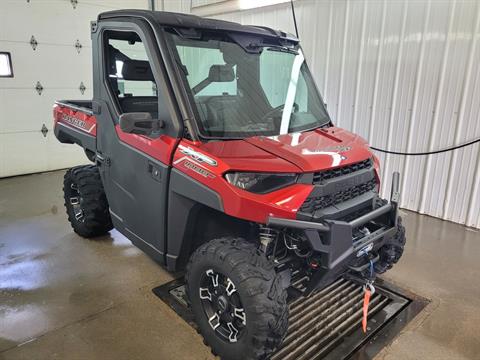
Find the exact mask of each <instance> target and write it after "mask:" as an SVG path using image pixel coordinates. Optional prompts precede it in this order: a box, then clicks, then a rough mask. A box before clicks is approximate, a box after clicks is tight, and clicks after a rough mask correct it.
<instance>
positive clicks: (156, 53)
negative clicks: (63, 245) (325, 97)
mask: <svg viewBox="0 0 480 360" xmlns="http://www.w3.org/2000/svg"><path fill="white" fill-rule="evenodd" d="M91 34H92V42H93V44H92V45H93V46H92V49H93V86H94V88H93V94H94V96H93V101H91V102H90V101H70V100H69V101H58V102H57V103H56V104H55V106H54V121H55V135H56V137H57V138H58V140H59V141H61V142H63V143H75V144H78V145H80V146H82V147H83V148H84V149H85V152H86V155H87V156H88V158H89V159H90V160H91V161H92V162H93V164H92V165H87V166H77V167H74V168H72V169H70V170H68V171H67V173H66V175H65V180H64V194H65V205H66V209H67V214H68V219H69V221H70V223H71V225H72V227H73V229H74V231H75V232H76V233H78V234H79V235H81V236H83V237H87V238H91V237H96V236H99V235H103V234H106V233H107V232H108V231H109V230H111V229H113V228H116V229H117V230H118V231H119V232H120V233H122V234H123V235H125V236H126V237H127V238H128V239H130V240H131V241H132V242H133V243H134V244H135V245H136V246H138V247H139V248H141V249H142V250H143V251H145V252H146V253H147V254H148V255H150V256H151V257H152V258H153V259H155V260H156V261H158V262H159V263H161V264H163V265H165V266H166V268H167V269H168V270H170V271H178V270H185V273H186V276H185V277H186V283H187V292H188V297H189V301H190V306H191V309H192V311H193V313H194V315H195V317H196V322H197V324H198V327H199V329H200V332H201V334H202V335H203V337H204V338H205V341H206V343H207V344H208V345H210V346H211V347H212V350H213V351H214V353H216V354H218V355H220V356H221V357H222V358H224V359H256V358H265V357H268V355H269V354H270V353H272V352H273V351H274V350H275V349H276V348H278V346H279V345H280V344H281V342H282V339H283V337H284V335H285V333H286V331H287V327H288V304H287V297H289V299H291V298H295V297H299V296H309V295H310V294H312V292H315V291H316V290H318V289H321V288H324V287H325V286H327V285H328V284H330V283H332V282H333V281H334V280H335V279H337V278H338V277H340V276H345V275H350V276H356V277H357V278H359V279H366V278H370V277H371V276H372V275H373V274H374V273H383V272H385V271H386V270H388V269H390V268H391V267H392V265H393V264H394V263H396V262H397V261H398V260H399V258H400V256H401V255H402V252H403V247H404V244H405V232H404V228H403V226H402V225H401V220H400V218H399V217H398V215H397V204H398V199H399V193H398V174H395V175H394V177H393V183H392V196H391V199H390V201H387V200H383V199H381V198H380V197H379V195H378V189H379V162H378V159H377V158H376V157H375V156H374V155H373V154H372V152H371V151H370V149H369V147H368V145H367V143H366V142H365V141H364V140H363V139H362V138H360V137H359V136H357V135H354V134H352V133H350V132H348V131H345V130H343V129H340V128H338V127H335V126H334V125H333V124H332V121H331V120H330V118H329V115H328V113H327V111H326V109H325V105H324V103H323V101H322V98H321V96H320V94H319V92H318V90H317V88H316V86H315V83H314V81H313V78H312V75H311V73H310V71H309V69H308V67H307V64H306V62H305V58H304V55H303V52H302V49H301V47H300V46H299V41H298V39H296V38H295V37H293V36H291V35H288V34H286V33H284V32H281V31H275V30H272V29H270V28H266V27H259V26H243V25H240V24H236V23H231V22H226V21H219V20H211V19H204V18H200V17H196V16H191V15H184V14H175V13H166V12H151V11H141V10H121V11H112V12H106V13H102V14H100V15H99V17H98V19H97V21H95V22H92V24H91ZM299 274H300V275H301V276H303V278H306V279H307V283H306V287H305V288H304V289H303V291H300V290H298V289H297V290H296V289H294V288H292V287H290V284H291V281H292V278H294V277H297V276H300V275H299Z"/></svg>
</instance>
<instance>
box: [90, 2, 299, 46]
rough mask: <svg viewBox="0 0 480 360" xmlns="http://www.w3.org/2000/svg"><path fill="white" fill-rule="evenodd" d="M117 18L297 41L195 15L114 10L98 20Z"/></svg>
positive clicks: (260, 28)
mask: <svg viewBox="0 0 480 360" xmlns="http://www.w3.org/2000/svg"><path fill="white" fill-rule="evenodd" d="M118 17H123V18H125V17H135V18H143V19H145V20H147V21H151V22H156V23H158V24H159V25H163V26H172V27H183V28H194V29H207V30H216V31H232V32H239V33H246V34H252V35H259V36H265V37H273V38H283V39H286V40H288V41H291V42H294V43H298V39H297V38H296V37H294V36H293V35H291V34H287V33H285V32H283V31H279V30H273V29H271V28H268V27H265V26H253V25H241V24H239V23H235V22H231V21H224V20H216V19H208V18H203V17H200V16H196V15H188V14H181V13H174V12H167V11H149V10H127V9H125V10H114V11H107V12H103V13H101V14H99V15H98V20H99V21H101V20H103V19H112V18H118Z"/></svg>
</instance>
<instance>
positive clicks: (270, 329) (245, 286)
mask: <svg viewBox="0 0 480 360" xmlns="http://www.w3.org/2000/svg"><path fill="white" fill-rule="evenodd" d="M215 279H216V280H215ZM215 282H216V284H217V286H215ZM186 283H187V286H186V288H187V295H188V298H189V300H190V304H191V308H192V311H193V314H194V316H195V320H196V323H197V325H198V327H199V330H200V333H201V334H202V335H203V337H204V340H205V343H206V344H207V345H208V346H210V347H211V348H212V353H213V354H215V355H219V356H220V357H221V358H222V359H228V360H237V359H238V360H240V359H242V360H243V359H264V358H266V357H267V356H268V355H269V354H271V353H272V352H273V351H275V350H276V349H277V348H278V346H279V345H280V343H281V342H282V340H283V338H284V337H285V334H286V331H287V327H288V306H287V301H286V300H287V292H286V289H285V288H284V286H282V280H281V277H280V276H278V275H277V274H276V272H275V269H274V266H273V263H272V262H270V261H269V260H268V259H267V258H266V257H265V255H264V254H263V253H262V252H261V251H260V250H259V249H258V248H257V246H255V245H254V244H252V243H249V242H247V241H246V240H244V239H241V238H233V237H226V238H221V239H215V240H212V241H210V242H208V243H206V244H203V245H202V246H200V247H199V248H198V249H197V250H196V251H195V252H194V253H193V255H192V256H191V258H190V262H189V263H188V265H187V271H186ZM228 289H230V293H231V295H228V293H229V291H228ZM233 289H234V290H233ZM222 290H223V293H222ZM225 290H227V291H226V293H227V295H225V296H224V295H222V294H224V293H225ZM232 290H233V291H232ZM223 299H225V300H226V301H225V300H223ZM222 302H224V303H226V306H225V304H222ZM240 307H241V309H242V311H240V310H239V308H240ZM225 308H226V309H227V310H224V309H225ZM237 310H239V311H238V314H237ZM212 314H213V315H212ZM216 314H220V315H216ZM237 315H238V316H237ZM215 317H216V318H215ZM212 318H213V319H212ZM229 324H230V325H232V326H230V325H229ZM225 325H227V326H225ZM232 328H233V329H232ZM225 333H226V335H225ZM232 340H233V341H232Z"/></svg>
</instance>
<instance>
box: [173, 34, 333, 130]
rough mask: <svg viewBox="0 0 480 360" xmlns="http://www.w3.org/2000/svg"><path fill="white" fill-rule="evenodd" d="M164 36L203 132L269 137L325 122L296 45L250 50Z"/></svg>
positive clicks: (326, 119)
mask: <svg viewBox="0 0 480 360" xmlns="http://www.w3.org/2000/svg"><path fill="white" fill-rule="evenodd" d="M170 36H171V39H172V42H173V44H174V47H175V49H176V50H177V54H178V59H177V61H178V62H179V63H181V68H182V70H183V74H184V76H185V83H186V85H187V88H188V89H189V90H190V95H191V98H192V100H193V103H194V105H195V106H194V107H195V109H194V110H196V115H197V118H198V123H199V124H198V127H199V129H200V132H201V133H202V135H203V136H205V137H213V138H245V137H250V136H256V135H265V136H274V135H281V134H287V133H292V132H299V131H305V130H310V129H313V128H317V127H320V126H323V125H326V124H328V123H329V122H330V119H329V117H328V114H327V112H326V110H325V108H324V105H323V102H322V100H321V99H320V96H319V94H318V92H317V89H316V87H315V84H314V82H313V79H312V77H311V75H310V72H309V70H308V68H307V66H306V64H305V58H304V56H303V53H302V52H301V50H292V49H287V48H283V47H279V46H263V47H260V48H258V51H256V52H254V53H251V52H247V51H245V50H244V49H243V48H242V47H241V46H240V45H238V44H236V43H234V42H230V41H223V40H216V39H210V40H195V39H186V38H182V37H180V36H178V35H175V34H170Z"/></svg>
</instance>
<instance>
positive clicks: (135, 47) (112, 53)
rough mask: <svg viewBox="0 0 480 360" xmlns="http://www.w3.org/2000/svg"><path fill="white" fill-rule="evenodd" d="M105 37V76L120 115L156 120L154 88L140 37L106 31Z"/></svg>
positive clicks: (156, 100) (131, 33)
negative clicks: (144, 114)
mask: <svg viewBox="0 0 480 360" xmlns="http://www.w3.org/2000/svg"><path fill="white" fill-rule="evenodd" d="M105 36H106V38H105V59H106V69H107V74H106V76H107V80H108V83H109V86H110V90H111V92H112V93H113V94H114V95H115V96H116V98H117V100H118V105H119V108H120V111H121V113H129V112H149V113H151V114H152V117H153V118H157V117H158V94H157V84H156V83H155V79H154V77H153V72H152V67H151V64H150V60H149V58H148V55H147V51H146V49H145V45H144V44H143V43H142V41H141V39H140V37H139V36H138V34H136V33H135V32H125V31H122V32H120V31H110V32H109V31H107V32H106V34H105Z"/></svg>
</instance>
